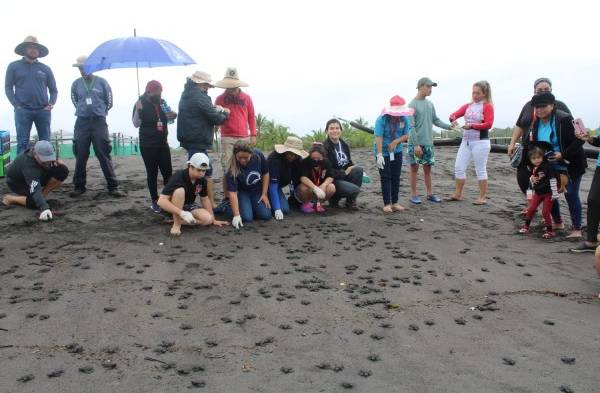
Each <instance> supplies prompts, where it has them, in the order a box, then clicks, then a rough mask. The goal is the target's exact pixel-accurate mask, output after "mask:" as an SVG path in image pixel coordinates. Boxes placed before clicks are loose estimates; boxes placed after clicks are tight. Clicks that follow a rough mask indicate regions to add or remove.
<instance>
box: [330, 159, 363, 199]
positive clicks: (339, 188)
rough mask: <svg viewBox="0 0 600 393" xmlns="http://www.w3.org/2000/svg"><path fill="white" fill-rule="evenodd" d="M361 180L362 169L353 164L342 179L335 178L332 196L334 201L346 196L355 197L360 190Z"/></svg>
mask: <svg viewBox="0 0 600 393" xmlns="http://www.w3.org/2000/svg"><path fill="white" fill-rule="evenodd" d="M362 180H363V169H362V168H361V167H358V166H355V167H353V168H352V169H351V170H350V173H349V174H347V175H346V176H344V178H343V179H336V180H335V181H334V184H335V195H334V196H333V198H331V199H333V200H334V201H336V200H340V199H341V198H347V199H349V200H354V199H356V196H357V195H358V193H359V192H360V187H361V186H362Z"/></svg>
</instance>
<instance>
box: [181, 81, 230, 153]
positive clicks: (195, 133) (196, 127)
mask: <svg viewBox="0 0 600 393" xmlns="http://www.w3.org/2000/svg"><path fill="white" fill-rule="evenodd" d="M227 117H228V114H227V113H225V112H218V111H217V110H216V109H215V107H214V106H213V104H212V101H211V99H210V97H209V95H208V94H206V92H204V91H202V90H200V89H199V88H198V86H197V84H196V83H194V82H192V81H191V80H188V81H187V83H186V84H185V86H184V88H183V93H181V99H180V100H179V115H178V117H177V140H178V141H179V143H180V144H181V146H182V147H183V148H185V149H187V150H189V149H210V148H211V147H212V144H213V127H214V126H215V125H218V124H222V123H223V122H224V121H225V120H227Z"/></svg>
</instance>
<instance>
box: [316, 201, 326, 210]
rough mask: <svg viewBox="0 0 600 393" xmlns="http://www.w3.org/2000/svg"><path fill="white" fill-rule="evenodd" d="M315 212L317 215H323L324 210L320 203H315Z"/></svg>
mask: <svg viewBox="0 0 600 393" xmlns="http://www.w3.org/2000/svg"><path fill="white" fill-rule="evenodd" d="M315 210H316V211H317V213H325V208H324V207H323V205H321V203H320V202H317V206H315Z"/></svg>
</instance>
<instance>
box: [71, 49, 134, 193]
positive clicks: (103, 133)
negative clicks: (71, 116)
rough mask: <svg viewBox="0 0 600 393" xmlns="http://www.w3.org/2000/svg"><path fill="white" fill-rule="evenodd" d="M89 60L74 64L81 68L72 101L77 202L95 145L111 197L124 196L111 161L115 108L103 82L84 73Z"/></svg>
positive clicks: (80, 58) (73, 89) (82, 57)
mask: <svg viewBox="0 0 600 393" xmlns="http://www.w3.org/2000/svg"><path fill="white" fill-rule="evenodd" d="M86 60H87V56H79V57H78V58H77V62H76V63H75V64H73V67H77V68H79V72H80V73H81V78H77V79H75V81H74V82H73V84H72V85H71V101H72V102H73V105H75V115H76V116H77V120H76V121H75V130H74V132H73V152H74V153H75V174H74V175H73V185H74V187H75V188H74V190H73V191H72V192H71V194H70V195H71V197H74V198H75V197H78V196H80V195H81V194H83V193H84V192H85V184H86V175H87V174H86V165H87V161H88V158H89V156H90V145H93V146H94V153H95V154H96V157H97V158H98V161H99V162H100V168H102V173H103V174H104V178H105V179H106V183H107V185H108V193H109V194H110V195H112V196H116V197H120V196H124V195H123V193H121V191H119V190H118V186H119V183H118V181H117V176H116V175H115V171H114V169H113V165H112V160H111V158H110V152H111V150H112V143H111V141H110V137H109V136H108V125H107V124H106V115H107V114H108V111H109V110H110V108H112V106H113V97H112V90H111V88H110V85H109V84H108V82H107V81H106V80H105V79H104V78H100V77H99V76H96V75H93V74H88V73H86V72H85V70H84V68H83V65H84V64H85V61H86Z"/></svg>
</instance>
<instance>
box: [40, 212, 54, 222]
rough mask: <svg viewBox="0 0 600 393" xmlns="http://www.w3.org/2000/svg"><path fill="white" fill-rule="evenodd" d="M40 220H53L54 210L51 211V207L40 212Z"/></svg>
mask: <svg viewBox="0 0 600 393" xmlns="http://www.w3.org/2000/svg"><path fill="white" fill-rule="evenodd" d="M40 220H42V221H49V220H52V212H51V211H50V209H46V210H44V211H43V212H41V213H40Z"/></svg>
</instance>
